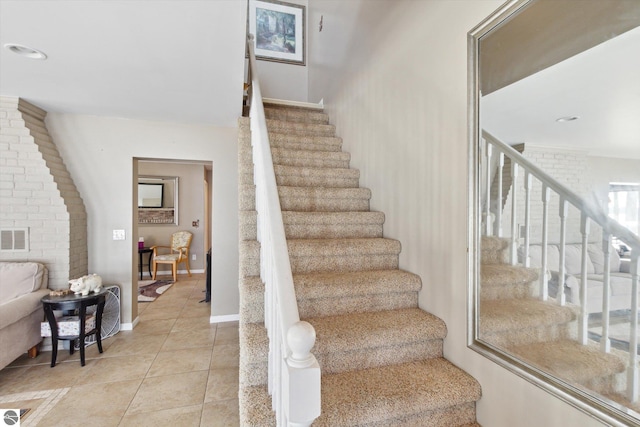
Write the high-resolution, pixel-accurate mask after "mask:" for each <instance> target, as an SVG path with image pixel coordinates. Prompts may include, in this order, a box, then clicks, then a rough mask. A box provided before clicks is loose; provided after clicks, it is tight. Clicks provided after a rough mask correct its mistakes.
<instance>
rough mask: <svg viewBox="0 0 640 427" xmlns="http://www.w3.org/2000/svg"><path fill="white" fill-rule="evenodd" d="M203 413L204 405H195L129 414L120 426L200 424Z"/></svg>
mask: <svg viewBox="0 0 640 427" xmlns="http://www.w3.org/2000/svg"><path fill="white" fill-rule="evenodd" d="M201 413H202V405H193V406H185V407H181V408H173V409H166V410H156V411H154V412H145V413H141V414H127V415H125V416H124V417H123V418H122V422H121V423H120V427H161V426H171V427H173V426H180V427H192V426H199V425H200V419H201Z"/></svg>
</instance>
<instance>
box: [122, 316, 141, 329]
mask: <svg viewBox="0 0 640 427" xmlns="http://www.w3.org/2000/svg"><path fill="white" fill-rule="evenodd" d="M139 322H140V317H139V316H138V317H136V318H135V319H133V322H131V323H120V330H121V331H133V328H135V327H136V326H137V325H138V323H139Z"/></svg>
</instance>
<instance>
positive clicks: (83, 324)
mask: <svg viewBox="0 0 640 427" xmlns="http://www.w3.org/2000/svg"><path fill="white" fill-rule="evenodd" d="M86 315H87V306H86V304H85V303H84V302H82V303H81V304H80V337H79V338H78V346H79V347H80V366H84V365H85V362H84V347H85V346H84V341H85V340H84V330H85V327H86V325H87V319H86V317H87V316H86ZM71 344H72V345H71V348H73V347H75V346H74V345H73V343H71Z"/></svg>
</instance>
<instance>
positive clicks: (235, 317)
mask: <svg viewBox="0 0 640 427" xmlns="http://www.w3.org/2000/svg"><path fill="white" fill-rule="evenodd" d="M239 320H240V314H226V315H223V316H211V317H210V318H209V323H225V322H237V321H239Z"/></svg>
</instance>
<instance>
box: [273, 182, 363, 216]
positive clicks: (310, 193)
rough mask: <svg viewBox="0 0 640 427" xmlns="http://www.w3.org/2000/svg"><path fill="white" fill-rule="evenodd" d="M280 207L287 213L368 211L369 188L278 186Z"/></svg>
mask: <svg viewBox="0 0 640 427" xmlns="http://www.w3.org/2000/svg"><path fill="white" fill-rule="evenodd" d="M278 194H279V196H280V205H281V208H282V210H287V211H302V212H310V211H319V212H338V211H339V212H345V211H350V212H353V211H368V210H369V200H370V199H371V190H369V189H368V188H361V187H356V188H337V187H336V188H324V187H296V186H278Z"/></svg>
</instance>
